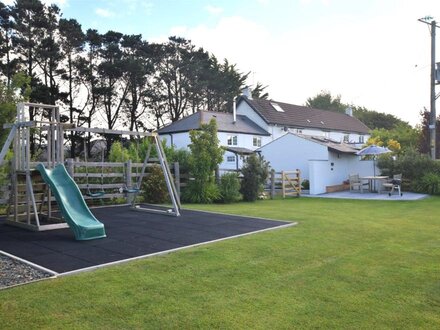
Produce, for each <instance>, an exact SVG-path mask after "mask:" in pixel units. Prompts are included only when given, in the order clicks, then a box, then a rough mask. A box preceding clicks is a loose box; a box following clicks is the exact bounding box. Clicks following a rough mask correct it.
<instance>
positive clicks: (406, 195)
mask: <svg viewBox="0 0 440 330" xmlns="http://www.w3.org/2000/svg"><path fill="white" fill-rule="evenodd" d="M303 196H304V197H310V198H315V197H319V198H345V199H366V200H382V201H416V200H420V199H424V198H427V197H429V195H426V194H417V193H413V192H405V191H404V192H403V196H399V195H397V194H395V195H391V196H388V194H387V193H383V194H378V193H370V192H364V193H360V192H350V191H349V190H346V191H338V192H333V193H327V194H321V195H301V197H303Z"/></svg>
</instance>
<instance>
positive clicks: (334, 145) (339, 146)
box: [257, 132, 359, 155]
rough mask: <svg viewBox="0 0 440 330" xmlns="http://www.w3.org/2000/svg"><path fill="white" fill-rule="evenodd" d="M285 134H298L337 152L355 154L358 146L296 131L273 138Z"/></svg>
mask: <svg viewBox="0 0 440 330" xmlns="http://www.w3.org/2000/svg"><path fill="white" fill-rule="evenodd" d="M286 135H293V136H298V137H300V138H303V139H305V140H308V141H311V142H313V143H318V144H320V145H322V146H324V147H327V148H328V150H331V151H335V152H338V153H344V154H353V155H356V153H357V152H358V151H359V149H358V148H356V147H354V146H352V145H350V144H348V143H343V142H338V141H335V140H332V139H328V138H326V137H323V136H311V135H305V134H297V133H290V132H289V133H286V134H284V135H282V136H280V137H279V138H278V139H275V140H274V141H276V140H279V139H282V138H283V137H285V136H286ZM274 141H272V142H269V143H268V144H266V145H264V146H262V147H260V148H258V149H257V151H259V150H261V149H263V148H266V147H267V146H269V145H270V144H271V143H273V142H274Z"/></svg>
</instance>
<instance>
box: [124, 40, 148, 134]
mask: <svg viewBox="0 0 440 330" xmlns="http://www.w3.org/2000/svg"><path fill="white" fill-rule="evenodd" d="M121 46H122V49H123V57H122V58H123V70H124V76H123V78H124V80H125V84H127V85H128V94H127V97H126V99H125V100H124V113H125V114H126V116H127V119H128V124H127V126H128V127H129V130H130V131H138V130H139V128H143V129H144V128H145V127H144V125H143V124H142V121H141V120H140V119H141V118H142V116H143V115H144V114H145V109H146V107H145V103H144V102H143V101H144V98H145V97H146V95H147V88H148V87H147V83H148V80H149V75H150V74H151V72H152V71H153V66H152V64H151V58H150V49H149V46H148V43H147V42H146V41H143V40H142V37H141V35H125V36H123V38H122V42H121Z"/></svg>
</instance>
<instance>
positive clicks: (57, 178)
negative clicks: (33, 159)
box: [37, 164, 106, 241]
mask: <svg viewBox="0 0 440 330" xmlns="http://www.w3.org/2000/svg"><path fill="white" fill-rule="evenodd" d="M37 170H38V171H39V172H40V173H41V176H42V177H43V180H44V181H45V182H46V183H47V184H48V185H49V186H50V190H51V191H52V192H53V194H54V195H55V199H56V201H57V203H58V205H59V207H60V209H61V213H62V215H63V217H64V219H65V220H66V222H67V224H68V225H69V227H70V229H72V231H73V233H74V234H75V239H76V240H80V241H83V240H90V239H95V238H103V237H106V235H105V229H104V225H103V224H102V223H101V222H99V221H98V220H97V219H96V218H95V216H94V215H93V214H92V212H90V210H89V208H88V207H87V204H86V202H85V201H84V198H83V196H82V195H81V192H80V190H79V188H78V186H77V185H76V183H75V181H73V179H72V178H71V177H70V175H69V173H67V171H66V168H65V167H64V165H63V164H58V165H57V166H55V168H54V169H47V168H45V167H44V165H43V164H38V165H37Z"/></svg>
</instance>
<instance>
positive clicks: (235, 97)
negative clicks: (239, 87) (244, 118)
mask: <svg viewBox="0 0 440 330" xmlns="http://www.w3.org/2000/svg"><path fill="white" fill-rule="evenodd" d="M232 116H233V117H234V121H233V123H234V124H235V122H236V121H237V96H234V98H233V99H232Z"/></svg>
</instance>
